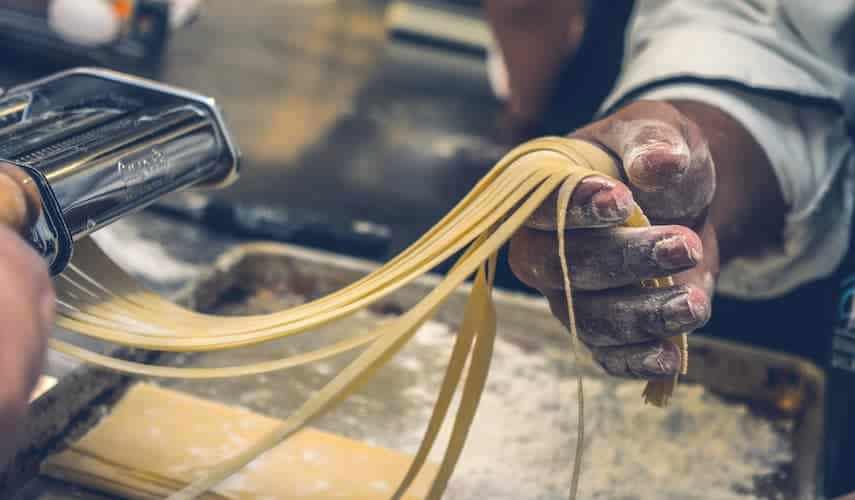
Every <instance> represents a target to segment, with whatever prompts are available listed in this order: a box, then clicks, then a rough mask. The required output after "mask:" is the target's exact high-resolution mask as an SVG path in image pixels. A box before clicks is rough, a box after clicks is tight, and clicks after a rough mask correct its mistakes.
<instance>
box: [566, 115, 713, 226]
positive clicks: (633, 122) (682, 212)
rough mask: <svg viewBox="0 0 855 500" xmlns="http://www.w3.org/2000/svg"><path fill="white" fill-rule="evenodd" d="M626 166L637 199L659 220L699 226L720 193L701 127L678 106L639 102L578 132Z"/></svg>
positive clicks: (650, 214) (578, 134)
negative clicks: (716, 189) (679, 109)
mask: <svg viewBox="0 0 855 500" xmlns="http://www.w3.org/2000/svg"><path fill="white" fill-rule="evenodd" d="M573 136H574V137H578V138H581V139H586V140H589V141H591V142H594V143H596V144H599V145H600V146H601V147H603V148H604V149H606V150H607V151H608V152H609V153H611V154H612V155H613V156H614V157H615V158H617V159H618V160H620V163H621V165H622V166H623V170H624V175H625V176H626V182H627V185H628V186H629V188H630V190H631V191H632V193H633V197H634V198H635V200H636V202H638V204H639V205H640V206H641V207H642V208H643V209H644V211H645V213H646V214H647V215H648V217H650V218H651V220H652V221H653V222H654V223H657V224H682V225H689V226H694V225H695V223H697V222H698V220H699V219H700V218H701V217H702V216H703V215H704V214H705V211H706V208H707V207H708V206H709V204H710V202H712V198H713V194H714V193H715V167H714V165H713V160H712V156H711V155H710V150H709V147H708V145H707V142H706V140H705V139H704V138H703V135H702V134H701V130H700V128H699V127H698V126H697V125H696V124H695V123H694V122H692V121H691V120H689V119H688V118H686V117H685V116H684V115H683V114H682V113H680V112H679V111H678V110H677V109H676V108H675V107H674V106H672V105H670V104H667V103H664V102H654V101H639V102H636V103H633V104H631V105H629V106H627V107H625V108H623V109H621V110H620V111H618V112H617V113H615V114H613V115H611V116H608V117H606V118H604V119H603V120H600V121H598V122H595V123H593V124H591V125H589V126H587V127H585V128H583V129H580V130H578V131H577V132H575V133H574V134H573Z"/></svg>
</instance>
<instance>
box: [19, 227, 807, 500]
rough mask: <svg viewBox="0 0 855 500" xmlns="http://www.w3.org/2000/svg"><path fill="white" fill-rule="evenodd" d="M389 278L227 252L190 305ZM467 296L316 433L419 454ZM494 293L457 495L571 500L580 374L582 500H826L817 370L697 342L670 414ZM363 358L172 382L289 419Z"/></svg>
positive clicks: (274, 298)
mask: <svg viewBox="0 0 855 500" xmlns="http://www.w3.org/2000/svg"><path fill="white" fill-rule="evenodd" d="M375 267H376V266H375V265H374V264H372V263H368V262H364V261H357V260H354V259H351V258H344V257H340V256H335V255H330V254H324V253H320V252H316V251H310V250H306V249H303V248H298V247H293V246H287V245H280V244H250V245H244V246H240V247H237V248H235V249H234V250H232V251H229V252H227V253H226V254H225V255H223V256H222V257H221V258H220V259H219V260H218V262H217V264H216V265H215V266H214V268H213V270H212V271H211V272H210V273H209V274H208V275H207V276H205V277H204V278H203V279H201V280H199V281H198V282H197V283H195V284H194V285H193V286H192V287H191V289H190V290H189V291H188V292H187V293H186V294H185V297H184V299H185V301H186V302H187V303H189V304H190V305H192V306H193V307H195V308H196V309H199V310H202V311H206V312H217V313H222V314H239V313H264V312H270V311H276V310H280V309H282V308H283V307H286V306H291V305H295V304H298V303H301V302H304V301H306V300H310V299H312V298H316V297H319V296H322V295H324V294H326V293H329V292H331V291H334V290H337V289H339V288H341V287H342V286H344V285H346V284H348V283H351V282H353V281H354V280H356V279H357V278H359V277H361V276H363V275H365V274H366V273H368V272H370V271H371V270H372V269H374V268H375ZM439 279H440V278H439V277H437V276H426V277H423V278H421V279H419V280H417V281H416V282H414V283H412V284H410V285H408V286H406V287H403V288H402V289H400V290H398V291H396V292H394V293H392V294H391V295H389V296H388V297H386V298H385V299H383V300H382V301H380V302H379V303H378V304H375V305H374V306H373V307H372V310H371V312H369V313H362V314H358V315H357V316H355V317H353V318H351V319H348V320H346V321H344V322H342V323H341V324H335V325H328V326H326V327H324V328H322V329H321V330H319V331H317V332H313V333H311V334H306V335H300V336H297V337H293V338H289V339H284V340H279V341H275V342H272V343H270V344H265V345H264V346H261V347H255V348H245V349H240V350H236V351H231V352H227V353H206V354H198V355H192V356H186V355H179V356H177V357H176V358H174V359H173V360H172V362H173V363H178V364H183V365H188V366H189V365H192V366H220V365H229V364H236V363H237V362H239V361H246V360H249V359H253V360H258V359H269V358H270V357H272V356H276V355H282V354H285V353H289V354H290V353H295V352H299V351H302V350H306V349H310V348H311V347H313V346H317V345H320V344H322V343H323V342H325V341H329V340H330V339H334V338H340V337H342V336H344V335H348V334H352V333H354V332H355V331H362V330H367V329H368V328H370V327H372V326H373V325H375V324H376V323H377V321H378V320H382V319H383V317H385V316H388V315H395V314H399V313H400V312H401V311H403V310H406V309H407V308H409V307H410V306H412V305H413V304H415V303H416V302H417V301H418V300H419V299H420V298H421V297H423V296H424V295H425V294H426V293H427V292H428V291H429V290H430V289H431V288H432V287H433V286H434V285H435V284H436V283H438V280H439ZM467 291H468V290H467V289H466V287H463V288H461V289H460V290H458V291H457V292H456V293H455V294H454V295H453V296H452V297H451V298H450V299H449V300H448V301H447V302H446V303H445V304H444V305H443V307H442V308H441V310H439V312H438V314H437V316H436V317H435V319H434V320H433V321H432V322H430V323H429V324H428V325H426V326H425V327H423V328H422V330H421V331H419V333H418V334H417V335H416V337H415V338H414V339H413V341H412V342H411V343H410V344H409V345H408V346H407V347H405V348H404V350H403V351H402V352H401V353H400V354H399V356H397V357H396V358H395V360H393V361H392V362H390V364H389V365H387V366H386V367H384V368H383V369H381V370H380V371H379V372H378V374H377V375H376V377H375V378H374V379H373V380H372V381H370V382H369V383H367V384H366V385H365V386H364V387H363V388H362V389H361V390H360V391H359V392H358V393H357V394H356V395H354V396H353V397H351V398H350V399H349V400H348V401H346V402H345V403H343V404H342V405H340V406H339V407H337V408H336V409H334V410H333V411H332V412H331V413H329V414H327V415H325V416H324V417H322V418H321V419H319V420H318V421H316V422H315V423H314V424H313V425H314V426H316V427H318V428H321V429H324V430H327V431H332V432H336V433H339V434H343V435H346V436H348V437H351V438H355V439H360V440H364V441H367V442H369V443H372V444H376V445H379V446H386V447H390V448H395V449H399V450H403V451H406V452H410V453H412V452H413V451H415V449H416V448H417V446H418V443H419V440H420V438H421V435H422V432H423V429H424V425H425V423H426V422H427V419H428V417H429V415H430V409H431V408H432V405H433V400H434V398H435V396H436V387H437V386H438V383H439V382H440V380H441V378H442V375H443V373H444V367H445V363H446V362H447V359H448V353H449V350H450V349H449V348H450V345H451V341H452V340H453V336H454V332H455V326H456V325H457V324H458V323H459V321H460V319H461V317H462V311H463V308H464V305H465V302H466V296H467ZM494 297H495V300H496V305H497V313H498V324H499V339H498V342H497V346H496V350H495V357H494V361H493V367H492V370H491V375H490V379H489V382H488V388H487V391H486V393H485V395H484V398H483V399H482V403H481V407H480V409H479V413H478V416H477V417H476V421H475V425H474V427H473V431H472V433H471V435H470V439H469V442H468V443H467V446H466V449H465V450H464V454H463V457H462V459H461V462H460V465H459V467H458V470H457V472H456V473H455V476H454V477H453V478H452V481H451V484H450V486H449V490H448V493H447V495H446V498H448V499H452V500H458V499H481V498H490V499H491V500H504V499H561V498H566V491H567V487H568V485H569V477H570V470H571V463H572V452H573V447H574V445H575V432H576V428H577V422H576V406H575V403H576V385H575V380H576V379H575V377H576V376H577V374H579V373H581V374H582V375H583V376H584V377H585V379H584V380H585V384H586V387H585V388H586V392H587V397H586V411H587V414H586V428H587V430H588V437H587V439H586V443H585V445H586V453H585V460H584V462H583V476H582V486H581V491H580V498H586V499H587V498H597V499H615V500H618V499H619V500H646V499H648V498H651V499H653V498H655V499H663V500H669V499H681V500H690V499H715V500H726V499H731V498H732V499H736V500H740V499H764V500H765V499H770V500H771V499H775V500H777V499H782V500H784V499H799V500H801V499H810V498H814V496H815V495H814V492H815V489H816V487H815V484H816V478H817V477H818V475H817V474H818V472H819V456H820V449H819V446H820V444H819V443H820V442H821V439H820V437H821V431H822V427H821V426H822V420H823V413H822V408H823V407H824V405H823V402H824V400H823V385H824V381H823V375H822V372H821V371H820V370H819V369H817V368H816V367H815V366H814V365H812V364H810V363H808V362H806V361H803V360H801V359H798V358H795V357H792V356H786V355H780V354H776V353H772V352H767V351H763V350H759V349H754V348H749V347H745V346H742V345H738V344H734V343H731V342H724V341H720V340H716V339H714V338H711V337H709V336H704V335H699V334H696V335H693V336H692V338H691V340H690V346H691V354H690V356H691V357H690V373H689V376H688V377H687V378H686V379H685V381H684V383H682V384H681V385H680V387H679V388H678V392H677V395H676V397H675V398H674V400H673V402H672V405H671V406H670V407H669V408H668V409H667V410H659V409H656V408H653V407H645V406H644V405H643V403H642V399H641V388H642V386H643V385H642V383H640V382H637V381H621V380H616V379H613V378H611V377H608V376H606V375H605V374H603V373H602V372H601V371H600V370H599V368H597V367H595V366H593V364H592V363H590V362H589V361H586V359H587V358H586V357H584V356H583V360H582V361H581V362H579V363H576V362H574V358H573V356H572V354H571V350H570V343H569V338H568V335H567V334H566V332H565V331H564V330H563V327H561V325H560V324H559V323H558V322H557V321H555V320H554V319H553V318H552V317H551V316H550V314H549V312H548V307H547V305H546V304H545V302H544V301H542V300H539V299H537V298H534V297H531V296H527V295H521V294H512V293H507V292H503V291H496V292H495V296H494ZM352 358H353V356H352V355H350V354H346V355H342V356H340V357H337V358H333V359H330V360H326V361H324V362H322V363H318V364H315V365H310V366H307V367H302V368H297V369H292V370H286V371H283V372H279V373H272V374H267V375H259V376H252V377H244V378H235V379H229V380H221V381H216V382H210V381H208V382H201V383H200V382H194V381H161V383H162V384H163V385H167V386H171V387H173V388H175V389H178V390H182V391H186V392H189V393H193V394H197V395H200V396H203V397H206V398H209V399H216V400H220V401H223V402H227V403H231V404H238V405H242V406H245V407H248V408H250V409H252V410H254V411H258V412H260V413H264V414H267V415H271V416H274V417H280V418H281V417H284V416H286V415H288V414H289V413H290V412H292V411H293V410H294V409H295V408H296V407H297V406H298V405H299V404H300V403H301V402H302V401H304V400H305V399H306V398H307V397H308V396H310V395H311V394H312V393H313V392H314V391H315V390H316V389H317V388H319V387H320V386H321V385H322V384H323V383H324V382H325V381H327V380H329V379H330V378H331V377H333V376H334V375H335V373H337V371H338V369H340V367H342V366H343V365H344V364H345V363H346V362H347V361H348V360H350V359H352ZM445 435H446V436H447V434H445ZM440 444H443V443H442V440H441V442H440ZM440 448H441V446H440ZM440 452H441V449H440V450H435V453H434V454H433V455H432V459H434V460H438V459H439V458H441V453H440ZM52 488H53V489H54V490H55V491H60V490H61V489H62V485H58V484H57V483H54V484H53V486H52ZM49 489H51V488H47V490H49ZM42 491H46V490H45V489H43V490H42ZM33 498H36V497H33ZM37 498H40V499H52V498H60V497H59V496H51V494H49V493H42V495H41V496H38V497H37ZM81 498H93V499H94V498H102V497H99V496H91V497H86V496H84V497H81Z"/></svg>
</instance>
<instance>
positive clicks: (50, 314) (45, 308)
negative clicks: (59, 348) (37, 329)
mask: <svg viewBox="0 0 855 500" xmlns="http://www.w3.org/2000/svg"><path fill="white" fill-rule="evenodd" d="M41 300H42V302H41V304H40V309H39V313H40V314H41V320H42V327H43V328H45V329H52V328H53V321H54V317H55V315H56V295H55V294H54V291H53V287H49V288H48V291H47V292H45V293H44V294H43V295H42V299H41Z"/></svg>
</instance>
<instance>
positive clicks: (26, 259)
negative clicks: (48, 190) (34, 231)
mask: <svg viewBox="0 0 855 500" xmlns="http://www.w3.org/2000/svg"><path fill="white" fill-rule="evenodd" d="M13 169H14V167H11V168H9V167H7V166H0V284H2V286H0V436H2V439H0V464H2V463H3V462H4V461H5V459H7V458H8V455H9V454H10V453H12V452H13V450H14V449H15V445H16V442H15V441H16V439H15V438H16V437H17V436H18V435H19V434H20V432H19V431H20V425H21V422H22V421H23V419H24V417H25V415H26V412H27V405H28V402H29V397H30V393H31V392H32V390H33V388H34V387H35V384H36V382H37V381H38V379H39V375H40V374H41V369H42V363H43V359H44V353H45V344H46V339H47V335H48V334H49V333H50V330H51V327H52V325H53V316H54V292H53V285H52V283H51V280H50V276H49V274H48V270H47V266H46V265H45V262H44V261H43V260H42V259H41V258H40V257H39V256H38V255H37V254H36V253H35V252H34V251H33V250H32V248H30V246H29V245H28V244H27V243H26V242H25V241H24V240H23V239H22V238H21V237H20V236H19V234H18V231H19V230H21V229H22V228H23V227H24V226H25V225H26V224H27V223H28V221H30V220H31V219H32V215H33V213H34V212H33V209H32V208H31V207H32V206H33V200H32V198H31V197H30V196H31V193H32V192H31V191H30V192H29V193H28V190H29V189H31V188H32V187H33V186H32V185H31V184H27V180H26V179H25V178H24V177H20V176H18V175H17V173H16V170H13Z"/></svg>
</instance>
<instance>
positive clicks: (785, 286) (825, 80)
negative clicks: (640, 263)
mask: <svg viewBox="0 0 855 500" xmlns="http://www.w3.org/2000/svg"><path fill="white" fill-rule="evenodd" d="M785 4H786V2H780V1H765V2H764V1H762V0H757V1H753V2H745V1H744V0H737V1H719V2H705V1H700V0H698V1H693V0H680V1H679V2H676V1H662V0H658V1H653V0H640V1H639V2H638V4H637V7H636V8H637V12H636V14H635V17H634V19H633V21H632V22H631V25H630V33H629V37H628V38H629V40H628V44H629V46H628V47H627V60H626V62H625V66H624V71H623V73H622V75H621V78H620V79H619V82H618V84H617V87H616V89H615V91H614V92H613V93H612V95H611V96H610V97H609V99H608V100H607V103H606V108H609V107H613V106H615V105H616V103H619V102H626V101H628V100H631V99H638V98H644V99H659V100H665V99H690V100H694V101H700V102H705V103H708V104H711V105H713V106H716V107H718V108H719V109H721V110H722V111H724V112H725V113H727V114H729V115H730V116H732V117H733V118H734V119H736V120H738V121H739V122H740V123H742V125H743V126H744V127H745V128H746V129H747V130H748V131H749V132H750V133H751V134H752V135H753V137H754V138H755V140H756V141H757V142H758V143H759V144H760V146H761V147H762V148H763V149H764V150H765V152H766V154H767V155H768V157H769V160H770V161H771V164H772V168H773V169H774V172H775V175H776V176H777V179H778V182H779V183H780V186H781V190H782V193H783V195H784V199H785V201H786V203H787V205H788V207H789V212H788V213H787V215H786V220H785V228H784V241H783V245H782V246H781V247H780V248H776V249H773V250H772V251H770V252H769V253H767V254H766V255H763V256H760V257H753V258H740V259H734V260H733V261H731V262H729V263H728V265H727V266H726V267H725V268H723V269H722V273H721V276H720V280H719V291H720V292H721V293H724V294H727V295H733V296H738V297H742V298H766V297H772V296H777V295H780V294H783V293H786V292H787V291H790V290H792V289H794V288H795V287H797V286H799V285H801V284H804V283H807V282H809V281H812V280H815V279H818V278H821V277H823V276H826V275H828V274H830V273H832V272H833V271H834V270H835V269H836V267H837V266H838V265H839V263H840V261H841V260H842V259H843V257H844V256H845V254H846V252H847V250H848V246H849V241H850V231H851V229H852V228H851V222H852V213H853V205H855V151H853V149H854V148H853V144H852V140H851V139H850V137H849V136H848V135H847V126H846V116H845V114H844V109H849V110H851V109H852V108H851V103H850V102H847V96H852V95H853V94H852V88H853V80H852V77H851V76H849V75H847V74H846V69H845V68H843V70H841V68H840V67H837V66H835V65H834V64H832V62H834V57H833V56H835V55H836V54H834V53H832V52H829V54H828V58H826V59H823V58H822V57H820V56H818V55H817V52H816V49H815V48H811V47H807V46H806V45H805V44H806V43H807V42H804V43H802V42H799V39H798V38H797V37H793V36H791V35H792V30H793V29H794V28H793V27H792V23H791V22H789V21H788V19H786V12H785V7H786V5H785ZM849 9H853V8H852V7H849ZM851 12H853V11H850V12H849V13H850V14H851ZM850 18H852V16H851V15H850ZM844 19H845V17H844ZM785 21H786V23H785ZM850 22H851V19H850ZM781 23H783V24H781ZM813 23H814V25H815V24H816V20H813ZM831 28H832V27H831V26H829V29H831ZM745 168H751V166H750V165H746V166H745Z"/></svg>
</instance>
